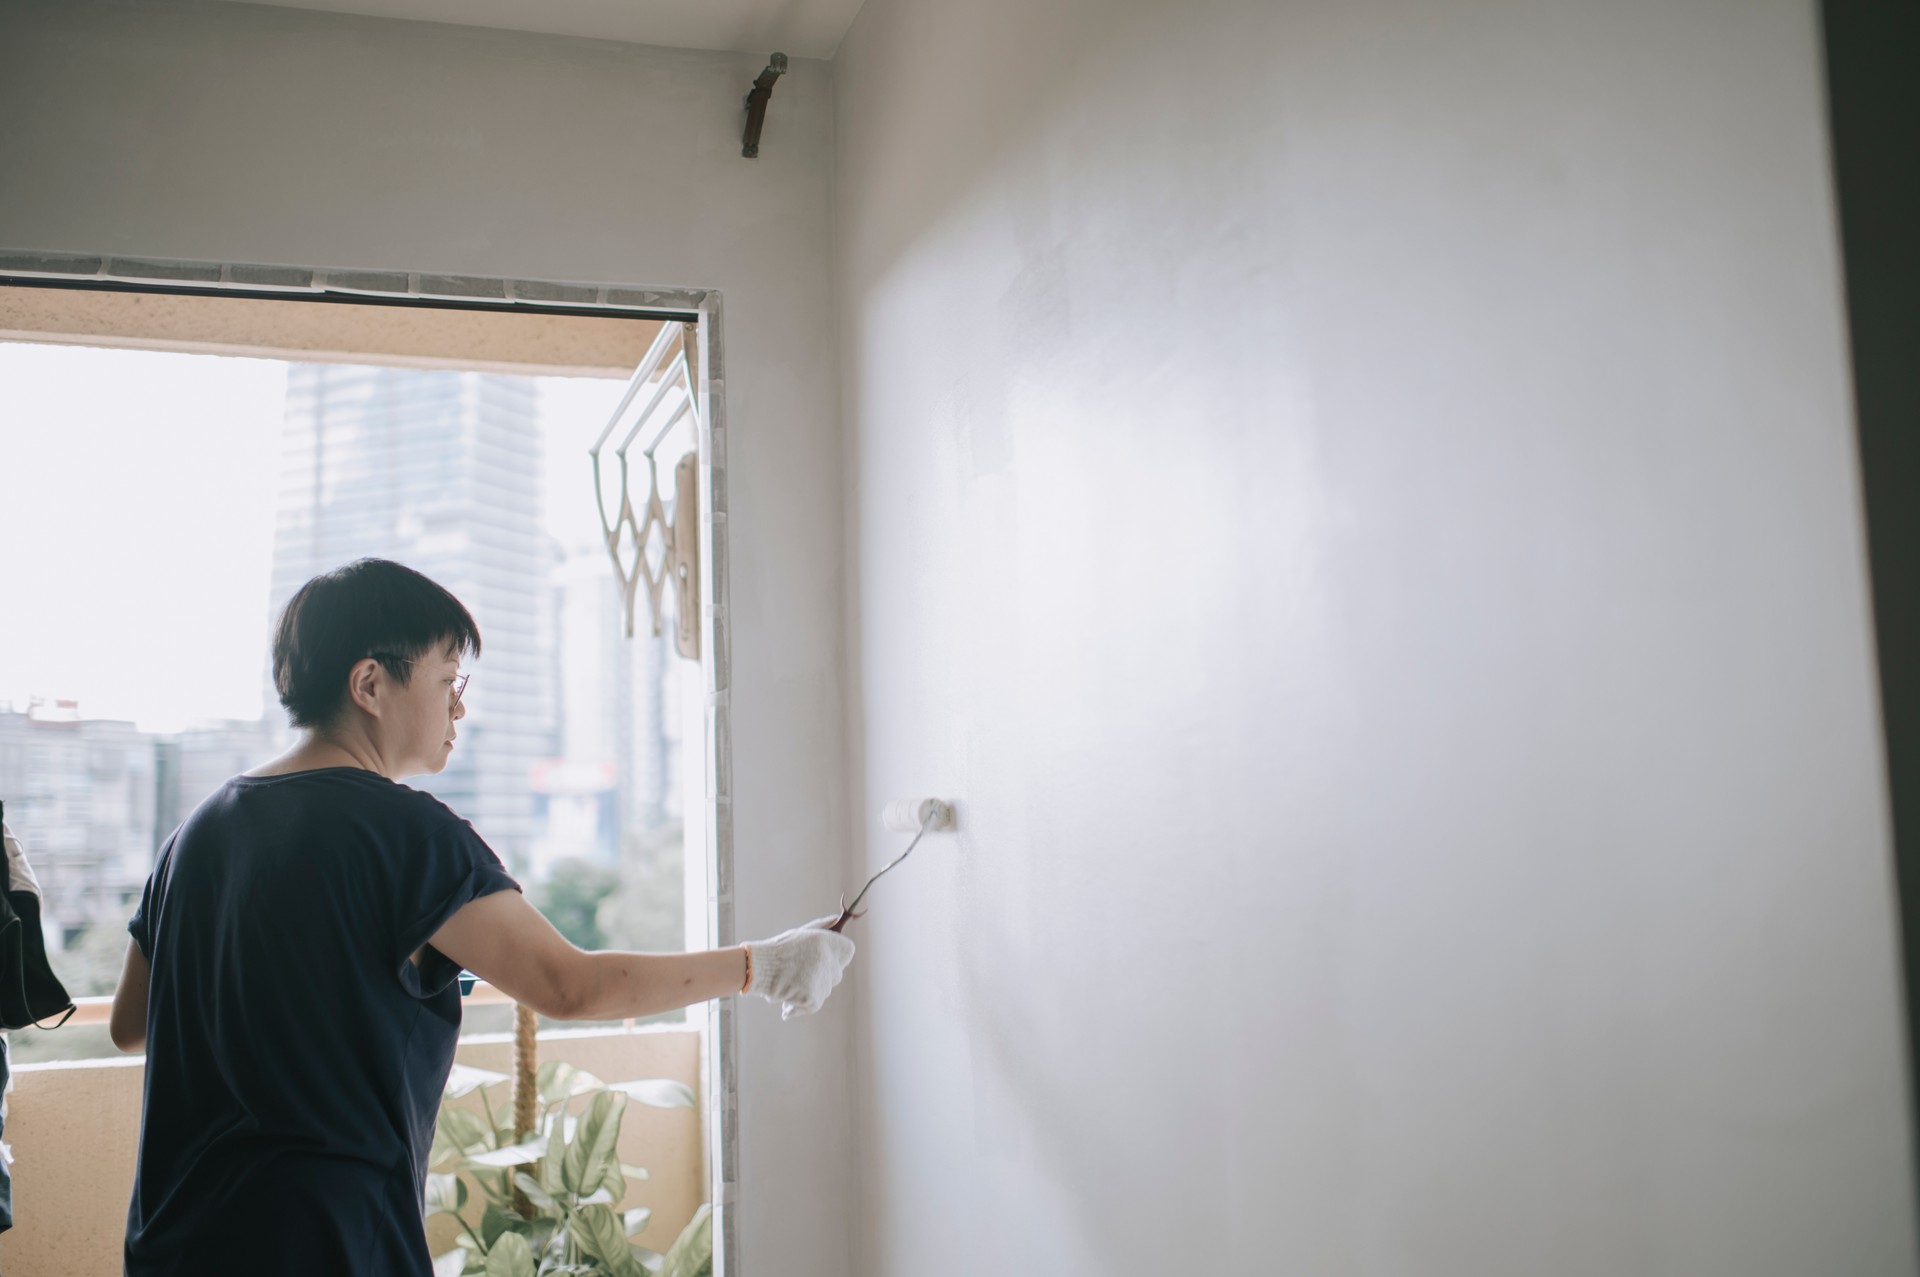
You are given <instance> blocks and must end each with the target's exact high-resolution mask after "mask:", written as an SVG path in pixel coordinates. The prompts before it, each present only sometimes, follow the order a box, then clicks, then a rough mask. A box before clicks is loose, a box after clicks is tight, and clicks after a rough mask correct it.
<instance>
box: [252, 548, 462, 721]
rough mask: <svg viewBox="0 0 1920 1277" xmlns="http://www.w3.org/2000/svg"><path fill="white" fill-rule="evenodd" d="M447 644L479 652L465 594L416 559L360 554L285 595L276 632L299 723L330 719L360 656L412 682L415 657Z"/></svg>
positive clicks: (278, 674)
mask: <svg viewBox="0 0 1920 1277" xmlns="http://www.w3.org/2000/svg"><path fill="white" fill-rule="evenodd" d="M449 646H451V647H453V648H455V649H457V650H458V652H459V654H460V655H461V656H478V655H480V627H479V626H478V625H475V624H474V623H473V616H472V615H471V614H470V613H469V612H468V611H467V609H466V608H465V607H463V606H462V605H461V603H460V600H459V599H456V598H454V597H453V595H451V594H449V593H447V591H446V590H445V589H444V588H443V587H441V586H440V585H439V584H438V583H436V582H434V581H432V580H429V579H428V578H427V577H425V576H422V575H421V574H420V573H418V572H415V571H414V570H413V569H412V568H410V567H404V566H402V565H401V564H398V563H392V562H389V561H388V560H386V559H356V560H355V561H353V562H352V563H349V564H347V565H346V566H345V567H339V568H335V569H334V570H333V571H331V572H322V573H321V574H320V575H319V576H316V577H314V578H313V580H311V581H308V582H307V583H306V584H305V585H303V586H301V587H300V589H299V591H298V592H297V593H295V594H294V596H293V597H292V598H291V599H289V600H288V601H287V608H286V611H284V612H282V613H281V614H280V625H279V628H278V629H277V630H276V631H275V633H274V636H273V685H274V688H275V689H276V690H277V691H278V692H279V693H280V703H281V704H282V705H284V706H286V707H287V716H288V717H289V718H290V719H292V720H293V725H294V726H295V727H325V726H327V725H328V724H329V723H331V722H333V720H334V716H335V715H337V714H338V713H339V712H340V707H341V705H342V704H343V703H344V702H345V701H346V698H347V673H348V671H350V670H351V669H352V668H353V667H354V665H355V664H356V663H358V662H360V661H362V660H365V659H366V658H367V657H369V656H371V657H374V658H375V659H376V660H378V661H379V662H380V664H381V666H382V667H384V668H385V669H386V671H387V673H389V674H391V675H393V677H394V678H396V679H398V680H399V681H400V682H401V683H406V682H407V681H408V679H409V677H410V676H411V675H412V673H413V661H414V660H416V659H418V658H419V657H420V656H421V655H423V654H424V653H426V652H429V651H433V650H436V649H444V648H447V647H449Z"/></svg>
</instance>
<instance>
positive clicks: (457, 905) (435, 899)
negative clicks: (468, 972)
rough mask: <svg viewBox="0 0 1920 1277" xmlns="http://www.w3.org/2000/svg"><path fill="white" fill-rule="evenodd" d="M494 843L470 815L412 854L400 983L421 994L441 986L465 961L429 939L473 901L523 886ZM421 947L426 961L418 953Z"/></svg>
mask: <svg viewBox="0 0 1920 1277" xmlns="http://www.w3.org/2000/svg"><path fill="white" fill-rule="evenodd" d="M518 890H520V884H519V883H517V882H515V881H514V879H513V875H512V874H509V873H508V872H507V870H506V866H504V865H502V864H501V863H500V857H498V856H496V855H495V854H494V853H493V848H491V847H489V846H487V844H486V841H485V840H484V839H483V838H481V837H480V835H479V834H478V833H476V832H474V828H473V826H472V825H471V824H469V823H468V822H466V821H464V820H453V821H449V822H448V823H447V824H446V825H444V826H443V827H442V828H441V829H440V830H439V831H438V832H436V833H435V834H433V835H432V836H431V837H429V838H428V839H427V840H426V841H425V842H422V843H420V844H419V845H418V846H416V847H415V848H414V849H413V850H412V852H411V853H410V854H409V855H408V857H407V859H406V864H405V867H404V871H403V873H402V875H401V881H400V883H399V891H398V893H397V894H398V901H397V904H398V909H397V912H396V914H395V920H396V926H395V937H396V952H395V954H394V961H395V964H396V970H398V971H399V973H400V983H401V984H402V985H404V986H405V987H406V990H407V992H409V993H411V994H413V995H414V996H415V997H421V998H424V997H427V996H429V995H431V994H435V993H438V992H440V991H441V990H442V989H444V988H446V987H447V986H448V985H449V984H451V983H452V982H453V979H454V977H455V976H457V975H459V974H460V965H459V964H458V963H456V962H454V961H453V960H452V959H451V958H448V957H447V956H446V955H444V954H442V953H441V952H440V951H439V950H437V949H435V948H434V947H433V946H432V945H429V944H428V943H427V941H428V940H430V939H432V938H433V934H434V933H435V932H436V931H438V930H440V928H441V927H442V926H444V925H446V921H447V919H449V918H451V917H453V915H454V914H456V913H459V912H460V910H461V909H462V908H464V907H465V906H466V905H467V904H468V903H470V902H472V901H475V900H478V899H479V898H480V897H482V896H490V895H492V894H493V893H494V892H496V891H518ZM423 949H424V952H421V953H420V964H419V965H418V966H415V965H414V962H413V955H414V954H415V953H416V952H420V951H421V950H423Z"/></svg>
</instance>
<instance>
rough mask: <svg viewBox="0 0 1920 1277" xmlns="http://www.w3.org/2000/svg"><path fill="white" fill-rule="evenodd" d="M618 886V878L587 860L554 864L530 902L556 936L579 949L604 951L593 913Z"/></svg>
mask: <svg viewBox="0 0 1920 1277" xmlns="http://www.w3.org/2000/svg"><path fill="white" fill-rule="evenodd" d="M619 885H620V875H619V873H618V872H616V871H615V870H613V869H609V868H607V867H606V866H604V865H596V864H594V863H593V862H592V861H590V860H580V859H575V858H570V859H567V860H561V861H557V862H556V863H555V864H554V866H553V871H552V873H550V874H549V875H548V876H547V880H546V881H545V882H543V883H541V884H540V885H539V886H538V887H537V888H536V889H535V898H534V903H535V904H536V905H538V906H539V908H540V912H541V913H544V914H546V915H547V918H548V920H549V921H550V922H552V923H553V925H554V927H555V928H556V929H558V930H559V932H560V934H561V935H563V936H565V937H566V938H567V939H569V940H571V941H573V942H574V943H575V944H577V945H579V946H580V947H581V948H582V949H604V948H606V947H607V938H606V935H605V934H604V933H603V932H602V931H601V930H600V923H599V921H598V920H597V918H596V916H595V915H596V914H597V913H598V911H599V908H600V902H601V901H602V900H605V899H606V898H607V897H608V896H609V895H611V894H612V893H613V891H614V889H615V888H617V887H618V886H619Z"/></svg>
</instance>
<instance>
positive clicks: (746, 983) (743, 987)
mask: <svg viewBox="0 0 1920 1277" xmlns="http://www.w3.org/2000/svg"><path fill="white" fill-rule="evenodd" d="M740 947H741V948H742V949H744V950H746V952H747V978H746V979H744V980H742V981H741V982H740V992H742V993H745V992H746V991H747V990H749V989H751V988H753V946H752V945H750V944H743V945H741V946H740Z"/></svg>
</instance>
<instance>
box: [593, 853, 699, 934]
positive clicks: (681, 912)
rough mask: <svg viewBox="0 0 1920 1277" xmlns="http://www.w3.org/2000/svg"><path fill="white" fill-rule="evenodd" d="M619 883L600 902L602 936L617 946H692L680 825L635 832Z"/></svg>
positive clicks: (624, 854) (599, 912)
mask: <svg viewBox="0 0 1920 1277" xmlns="http://www.w3.org/2000/svg"><path fill="white" fill-rule="evenodd" d="M621 859H622V866H621V870H620V875H619V879H620V880H619V885H618V886H617V887H615V889H614V890H613V891H612V892H610V893H609V894H608V895H607V896H606V897H605V898H604V899H603V900H601V901H600V905H599V910H598V912H597V914H596V918H595V920H596V922H597V923H598V925H599V930H600V934H601V935H603V936H605V937H606V938H607V943H608V945H610V946H611V947H613V948H616V949H638V950H640V951H642V952H645V953H671V952H674V951H676V950H679V949H684V948H686V947H687V911H686V899H685V886H684V884H685V882H686V848H685V845H684V843H683V841H682V837H681V827H680V826H679V825H678V824H672V825H666V826H663V827H661V828H659V829H655V830H652V831H650V832H648V833H645V834H630V835H628V837H627V839H626V845H625V846H624V847H623V848H622V857H621Z"/></svg>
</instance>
